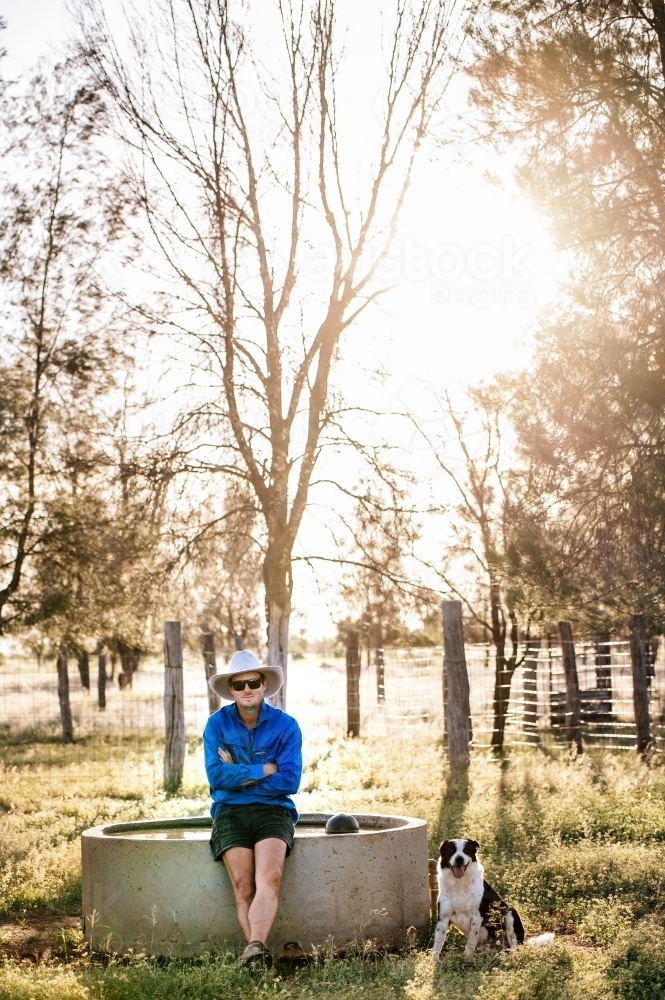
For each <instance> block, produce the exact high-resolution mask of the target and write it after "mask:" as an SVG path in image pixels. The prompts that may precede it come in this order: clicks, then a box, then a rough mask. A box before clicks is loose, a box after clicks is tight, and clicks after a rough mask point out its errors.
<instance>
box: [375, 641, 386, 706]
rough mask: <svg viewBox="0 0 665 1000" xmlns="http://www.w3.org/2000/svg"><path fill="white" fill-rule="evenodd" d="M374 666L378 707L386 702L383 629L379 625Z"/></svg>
mask: <svg viewBox="0 0 665 1000" xmlns="http://www.w3.org/2000/svg"><path fill="white" fill-rule="evenodd" d="M374 666H375V667H376V699H377V701H378V703H379V705H383V703H384V702H385V700H386V667H385V661H384V656H383V629H382V628H381V625H380V624H379V628H378V631H377V635H376V650H375V651H374Z"/></svg>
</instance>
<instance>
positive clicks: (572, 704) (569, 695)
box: [558, 622, 582, 753]
mask: <svg viewBox="0 0 665 1000" xmlns="http://www.w3.org/2000/svg"><path fill="white" fill-rule="evenodd" d="M558 624H559V641H560V643H561V658H562V660H563V670H564V674H565V677H566V739H567V740H568V744H569V746H570V747H575V749H576V750H577V752H578V753H581V752H582V726H581V718H582V712H581V707H580V684H579V680H578V678H577V661H576V659H575V643H574V642H573V630H572V629H571V627H570V622H559V623H558Z"/></svg>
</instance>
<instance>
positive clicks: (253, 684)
mask: <svg viewBox="0 0 665 1000" xmlns="http://www.w3.org/2000/svg"><path fill="white" fill-rule="evenodd" d="M264 679H265V678H264V677H263V675H261V677H253V678H252V679H251V680H249V681H231V687H232V688H233V690H234V691H244V690H245V687H248V688H250V689H251V690H252V691H256V689H257V688H260V687H261V685H262V684H263V681H264Z"/></svg>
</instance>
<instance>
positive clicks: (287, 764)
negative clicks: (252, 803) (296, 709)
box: [261, 724, 302, 797]
mask: <svg viewBox="0 0 665 1000" xmlns="http://www.w3.org/2000/svg"><path fill="white" fill-rule="evenodd" d="M276 764H277V771H276V772H275V773H274V774H271V775H269V776H268V777H266V778H264V779H263V781H262V782H261V794H262V795H266V796H269V795H272V796H275V797H278V796H280V795H295V793H296V792H297V791H298V789H299V788H300V779H301V777H302V735H301V733H300V729H299V728H298V726H297V724H294V725H293V727H292V728H291V729H290V730H289V731H288V732H287V733H285V735H284V739H283V740H282V741H281V743H280V746H279V747H278V750H277V755H276Z"/></svg>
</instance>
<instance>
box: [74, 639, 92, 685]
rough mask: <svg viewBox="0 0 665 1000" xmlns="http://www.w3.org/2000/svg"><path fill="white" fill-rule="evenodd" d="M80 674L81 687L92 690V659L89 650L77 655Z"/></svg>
mask: <svg viewBox="0 0 665 1000" xmlns="http://www.w3.org/2000/svg"><path fill="white" fill-rule="evenodd" d="M77 663H78V668H79V675H80V677H81V687H82V689H83V690H84V691H89V690H90V659H89V657H88V652H87V650H85V649H84V650H82V651H81V652H80V653H79V654H78V656H77Z"/></svg>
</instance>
